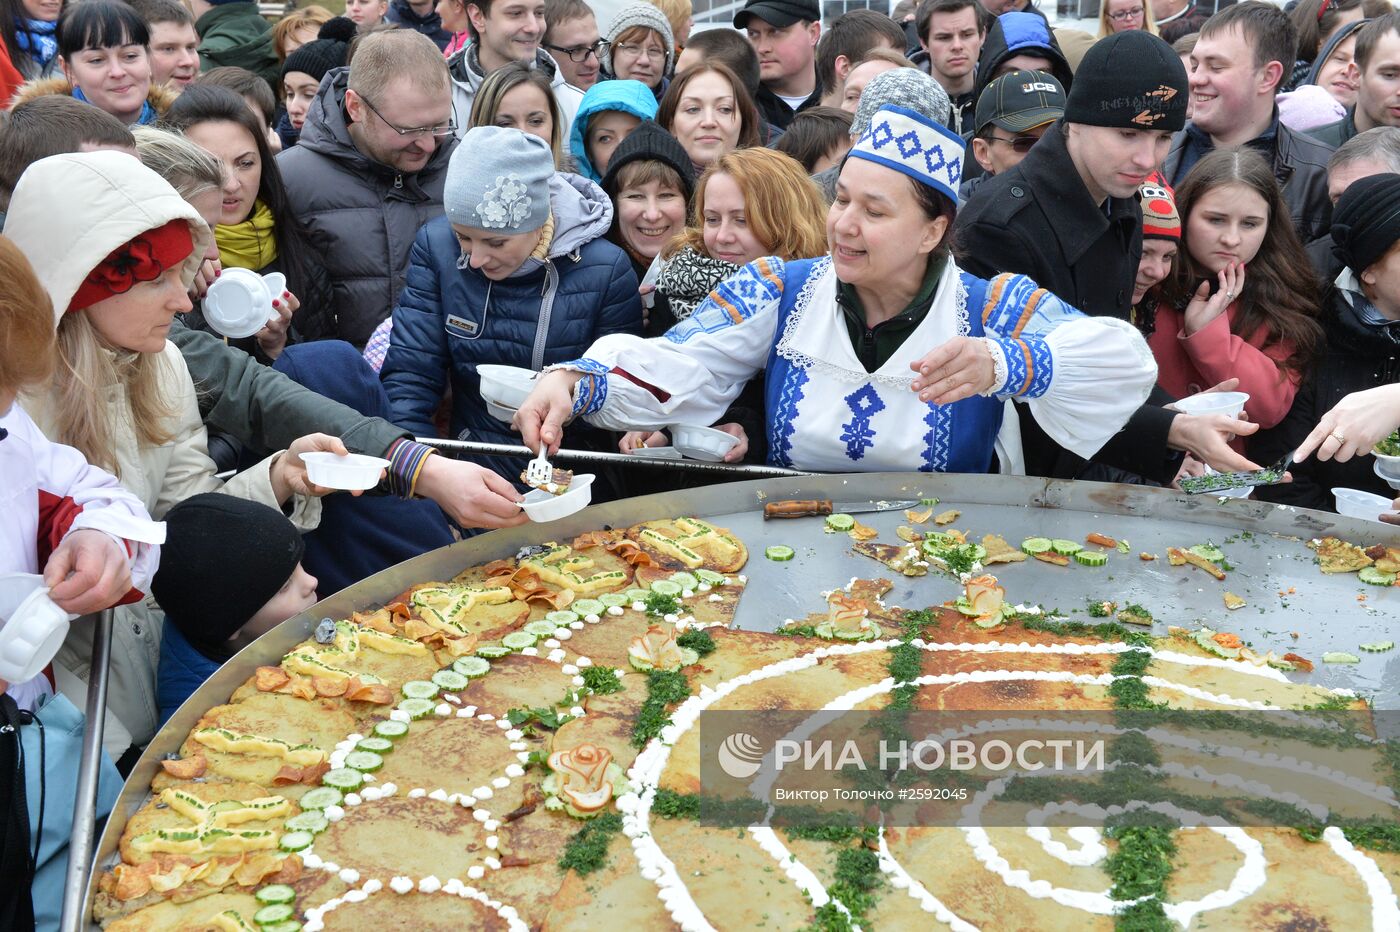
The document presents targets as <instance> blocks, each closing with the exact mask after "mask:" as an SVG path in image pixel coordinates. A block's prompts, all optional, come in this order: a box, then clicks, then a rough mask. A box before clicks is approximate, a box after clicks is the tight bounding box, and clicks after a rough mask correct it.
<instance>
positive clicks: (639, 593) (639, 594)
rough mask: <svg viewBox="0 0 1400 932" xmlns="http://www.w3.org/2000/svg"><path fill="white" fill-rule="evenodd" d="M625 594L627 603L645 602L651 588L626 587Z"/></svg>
mask: <svg viewBox="0 0 1400 932" xmlns="http://www.w3.org/2000/svg"><path fill="white" fill-rule="evenodd" d="M625 595H626V596H627V604H628V605H631V604H632V603H633V602H645V601H646V600H647V596H649V595H651V590H650V589H628V590H627V592H626V593H625Z"/></svg>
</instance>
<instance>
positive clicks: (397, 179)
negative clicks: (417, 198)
mask: <svg viewBox="0 0 1400 932" xmlns="http://www.w3.org/2000/svg"><path fill="white" fill-rule="evenodd" d="M394 190H395V191H402V190H403V175H402V173H400V174H397V175H395V176H394Z"/></svg>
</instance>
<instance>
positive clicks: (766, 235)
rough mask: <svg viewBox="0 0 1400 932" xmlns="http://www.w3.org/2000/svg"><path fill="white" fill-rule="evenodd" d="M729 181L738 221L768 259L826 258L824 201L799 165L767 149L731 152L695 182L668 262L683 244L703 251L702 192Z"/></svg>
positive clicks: (668, 250)
mask: <svg viewBox="0 0 1400 932" xmlns="http://www.w3.org/2000/svg"><path fill="white" fill-rule="evenodd" d="M719 174H724V175H728V176H729V177H731V178H733V179H734V183H735V184H737V185H738V186H739V190H740V191H742V192H744V219H745V220H746V221H747V223H748V227H749V229H750V230H752V231H753V235H754V236H755V237H757V238H758V241H759V242H760V243H762V244H763V248H764V249H765V250H767V254H768V255H773V256H777V257H778V258H780V259H783V260H788V261H790V260H793V259H813V258H816V257H817V256H822V255H825V254H826V214H827V207H826V201H825V200H824V199H823V198H822V194H821V191H819V190H818V189H817V186H816V184H814V183H813V181H812V179H811V178H810V177H809V176H808V175H807V172H806V170H804V169H803V167H802V164H801V163H800V162H798V161H797V160H796V159H794V158H793V157H792V156H790V155H786V154H784V153H782V152H776V151H774V150H772V149H737V150H735V151H734V152H730V153H728V154H727V155H723V156H720V157H719V158H718V159H716V160H715V161H714V162H713V163H712V164H711V165H710V167H709V168H707V169H705V173H704V174H703V175H701V176H700V180H699V181H697V182H696V183H695V198H694V202H693V204H692V207H691V221H690V226H688V227H686V229H685V232H683V233H681V234H680V235H679V236H677V237H676V238H675V239H674V240H672V241H671V242H670V244H669V245H668V246H667V247H666V249H665V250H663V253H662V255H663V257H664V258H670V257H671V256H673V255H675V254H676V253H677V252H680V250H681V249H683V248H685V247H686V246H689V247H691V248H692V249H694V250H695V251H696V252H699V253H701V254H703V255H709V252H708V251H706V249H705V236H704V219H705V189H706V188H707V187H708V186H709V183H710V179H711V178H713V177H714V176H715V175H719Z"/></svg>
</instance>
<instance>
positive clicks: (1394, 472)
mask: <svg viewBox="0 0 1400 932" xmlns="http://www.w3.org/2000/svg"><path fill="white" fill-rule="evenodd" d="M1371 455H1372V456H1374V457H1375V458H1376V475H1378V476H1381V477H1382V478H1386V479H1389V478H1390V477H1392V476H1396V477H1400V456H1386V455H1385V454H1384V453H1377V452H1376V451H1375V450H1374V449H1373V450H1372V451H1371Z"/></svg>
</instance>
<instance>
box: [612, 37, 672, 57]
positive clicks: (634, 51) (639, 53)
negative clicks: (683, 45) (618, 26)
mask: <svg viewBox="0 0 1400 932" xmlns="http://www.w3.org/2000/svg"><path fill="white" fill-rule="evenodd" d="M618 55H632V56H634V57H636V58H642V57H644V56H645V57H646V59H647V61H665V60H666V50H665V49H659V48H656V47H655V46H648V47H646V48H642V46H640V45H633V44H632V43H630V42H627V43H624V44H622V45H614V46H613V58H617V56H618Z"/></svg>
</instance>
